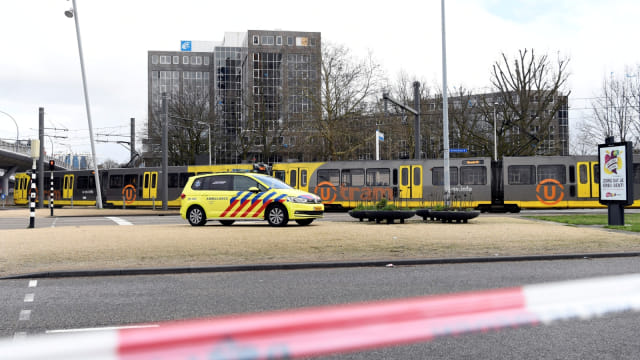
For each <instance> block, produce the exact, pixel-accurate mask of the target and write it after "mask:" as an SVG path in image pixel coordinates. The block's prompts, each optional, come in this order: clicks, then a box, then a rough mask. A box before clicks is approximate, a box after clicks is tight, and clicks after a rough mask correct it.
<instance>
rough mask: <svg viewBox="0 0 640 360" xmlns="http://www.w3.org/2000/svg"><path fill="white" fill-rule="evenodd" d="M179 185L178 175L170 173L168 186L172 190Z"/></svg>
mask: <svg viewBox="0 0 640 360" xmlns="http://www.w3.org/2000/svg"><path fill="white" fill-rule="evenodd" d="M178 184H179V182H178V174H176V173H169V176H167V186H168V187H170V188H177V187H178Z"/></svg>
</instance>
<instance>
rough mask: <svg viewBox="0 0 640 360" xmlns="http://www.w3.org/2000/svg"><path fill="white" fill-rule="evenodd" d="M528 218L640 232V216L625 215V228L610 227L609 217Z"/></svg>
mask: <svg viewBox="0 0 640 360" xmlns="http://www.w3.org/2000/svg"><path fill="white" fill-rule="evenodd" d="M526 217H528V218H532V219H538V220H544V221H555V222H559V223H563V224H568V225H600V226H602V227H605V228H608V229H617V230H626V231H633V232H640V214H625V215H624V224H625V225H624V226H609V225H608V223H609V217H608V215H546V216H526Z"/></svg>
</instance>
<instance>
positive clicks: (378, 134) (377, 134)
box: [376, 130, 384, 141]
mask: <svg viewBox="0 0 640 360" xmlns="http://www.w3.org/2000/svg"><path fill="white" fill-rule="evenodd" d="M376 136H377V137H378V140H380V141H384V133H382V132H380V131H377V130H376Z"/></svg>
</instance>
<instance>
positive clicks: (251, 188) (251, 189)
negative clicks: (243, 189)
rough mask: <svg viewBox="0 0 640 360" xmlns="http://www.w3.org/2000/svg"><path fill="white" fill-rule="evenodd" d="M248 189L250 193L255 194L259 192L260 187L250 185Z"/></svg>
mask: <svg viewBox="0 0 640 360" xmlns="http://www.w3.org/2000/svg"><path fill="white" fill-rule="evenodd" d="M249 191H250V192H252V193H256V194H257V193H259V192H260V189H258V188H257V187H255V186H252V187H250V188H249Z"/></svg>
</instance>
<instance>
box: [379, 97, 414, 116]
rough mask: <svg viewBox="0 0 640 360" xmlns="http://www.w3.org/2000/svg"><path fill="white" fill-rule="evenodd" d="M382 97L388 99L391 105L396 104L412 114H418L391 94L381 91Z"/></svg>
mask: <svg viewBox="0 0 640 360" xmlns="http://www.w3.org/2000/svg"><path fill="white" fill-rule="evenodd" d="M382 99H383V100H385V101H390V102H391V103H392V104H393V105H395V106H398V107H400V108H402V109H403V110H406V111H408V112H410V113H412V114H413V115H418V112H417V111H416V110H414V109H413V108H411V107H408V106H406V105H404V104H402V103H400V102H399V101H398V100H396V99H394V98H392V97H391V96H389V93H386V92H385V93H382Z"/></svg>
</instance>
